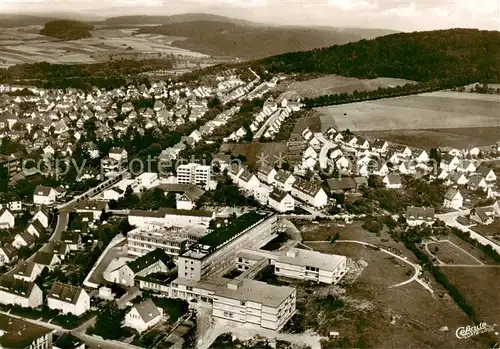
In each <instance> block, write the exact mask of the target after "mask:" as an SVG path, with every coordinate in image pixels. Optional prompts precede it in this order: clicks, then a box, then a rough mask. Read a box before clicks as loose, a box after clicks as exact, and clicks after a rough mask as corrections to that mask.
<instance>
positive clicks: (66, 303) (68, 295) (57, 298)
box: [47, 282, 90, 316]
mask: <svg viewBox="0 0 500 349" xmlns="http://www.w3.org/2000/svg"><path fill="white" fill-rule="evenodd" d="M47 305H48V306H49V308H50V309H57V310H60V311H61V312H62V313H63V314H73V315H76V316H80V315H82V314H83V313H85V312H86V311H88V310H89V309H90V296H89V294H88V293H87V292H86V291H85V290H84V289H83V288H81V287H77V286H72V285H66V284H62V283H60V282H54V284H53V285H52V288H51V289H50V291H49V294H48V295H47Z"/></svg>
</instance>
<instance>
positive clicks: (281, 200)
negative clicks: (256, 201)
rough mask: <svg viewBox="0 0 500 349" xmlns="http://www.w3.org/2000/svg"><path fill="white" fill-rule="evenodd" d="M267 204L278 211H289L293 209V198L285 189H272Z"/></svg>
mask: <svg viewBox="0 0 500 349" xmlns="http://www.w3.org/2000/svg"><path fill="white" fill-rule="evenodd" d="M268 204H269V206H271V208H273V209H275V210H276V211H278V212H289V211H293V210H295V200H294V198H293V197H292V196H291V195H290V194H289V193H287V192H285V191H280V190H278V189H274V190H273V191H272V192H271V193H269V198H268Z"/></svg>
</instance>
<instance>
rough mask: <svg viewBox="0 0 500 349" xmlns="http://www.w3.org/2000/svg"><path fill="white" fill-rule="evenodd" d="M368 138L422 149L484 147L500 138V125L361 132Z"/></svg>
mask: <svg viewBox="0 0 500 349" xmlns="http://www.w3.org/2000/svg"><path fill="white" fill-rule="evenodd" d="M359 134H360V135H362V136H364V137H367V138H372V139H374V138H380V139H385V140H388V141H391V142H394V143H400V144H405V145H408V146H411V147H416V148H420V149H430V148H436V147H439V146H441V147H452V148H463V147H467V146H469V145H474V146H477V147H484V146H489V145H492V144H494V143H495V142H497V141H498V139H499V138H500V136H499V135H500V127H469V128H442V129H426V130H389V131H365V132H363V131H362V132H359Z"/></svg>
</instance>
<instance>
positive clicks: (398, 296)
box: [294, 243, 485, 348]
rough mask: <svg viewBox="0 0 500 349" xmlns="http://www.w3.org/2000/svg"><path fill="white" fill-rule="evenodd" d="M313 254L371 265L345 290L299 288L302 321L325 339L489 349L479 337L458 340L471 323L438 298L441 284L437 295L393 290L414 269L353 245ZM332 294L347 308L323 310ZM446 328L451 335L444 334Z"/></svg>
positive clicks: (413, 287) (411, 287) (411, 288)
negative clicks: (460, 331)
mask: <svg viewBox="0 0 500 349" xmlns="http://www.w3.org/2000/svg"><path fill="white" fill-rule="evenodd" d="M314 249H315V250H318V251H321V252H325V253H335V254H342V255H346V256H348V257H351V258H353V259H354V260H363V261H364V262H366V263H365V264H367V266H366V267H365V268H364V269H363V271H362V272H361V274H360V276H359V277H358V278H357V279H356V280H355V281H354V282H353V283H352V284H350V285H348V286H346V288H345V289H343V290H342V289H339V287H338V286H337V287H336V286H323V285H309V284H304V283H298V286H297V308H298V310H299V312H300V313H299V318H298V319H300V320H301V322H302V323H305V324H307V326H308V327H312V328H313V329H316V330H317V331H318V332H319V333H320V334H323V335H324V334H328V332H330V331H338V332H339V333H340V338H347V339H349V343H350V345H347V346H344V347H349V348H351V347H369V348H372V347H374V348H429V347H432V348H482V347H485V343H484V342H480V341H479V340H484V339H480V338H479V337H475V338H474V339H468V340H459V339H457V338H456V336H455V330H456V328H458V327H460V326H466V325H468V324H471V322H470V320H469V319H468V318H467V316H466V315H465V314H464V313H463V312H462V311H461V310H460V309H459V308H458V306H457V305H456V304H455V303H454V302H453V300H451V299H450V298H449V297H447V296H444V297H440V296H438V295H439V294H441V293H443V290H442V289H441V288H440V286H439V285H437V284H434V283H433V284H432V287H433V289H434V290H435V291H436V294H434V295H431V294H430V293H429V292H428V291H426V290H425V289H424V288H423V287H422V286H421V285H419V284H418V283H415V282H412V283H409V284H407V285H404V286H401V287H396V288H389V287H388V286H390V285H394V284H396V283H399V282H401V281H404V280H406V279H408V278H409V276H407V275H406V272H408V270H409V269H410V268H408V267H406V266H399V264H397V263H395V262H394V261H393V259H391V257H390V256H388V255H386V254H384V253H383V252H380V251H374V250H372V249H370V248H366V247H363V246H359V245H354V244H348V243H335V244H328V243H327V244H315V245H314ZM406 254H410V252H408V251H406V252H405V255H406ZM294 286H295V285H294ZM344 291H345V293H344ZM328 294H331V295H333V296H334V297H336V298H337V299H340V300H341V301H342V303H341V304H340V305H339V306H338V307H337V308H335V309H332V308H330V307H325V306H318V300H319V301H320V302H321V300H322V299H324V298H325V296H326V295H328ZM320 304H321V303H320ZM329 308H330V309H329ZM442 326H447V327H448V329H449V331H440V330H439V329H440V328H441V327H442ZM332 347H334V346H332Z"/></svg>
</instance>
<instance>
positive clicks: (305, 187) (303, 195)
mask: <svg viewBox="0 0 500 349" xmlns="http://www.w3.org/2000/svg"><path fill="white" fill-rule="evenodd" d="M291 194H292V196H294V197H296V198H297V199H299V200H302V201H304V202H306V203H308V204H309V205H312V206H314V207H324V206H326V204H327V203H328V195H326V192H325V191H324V190H323V188H322V186H321V184H319V183H315V182H312V181H307V180H303V179H297V180H296V181H295V182H294V183H293V184H292V191H291Z"/></svg>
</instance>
